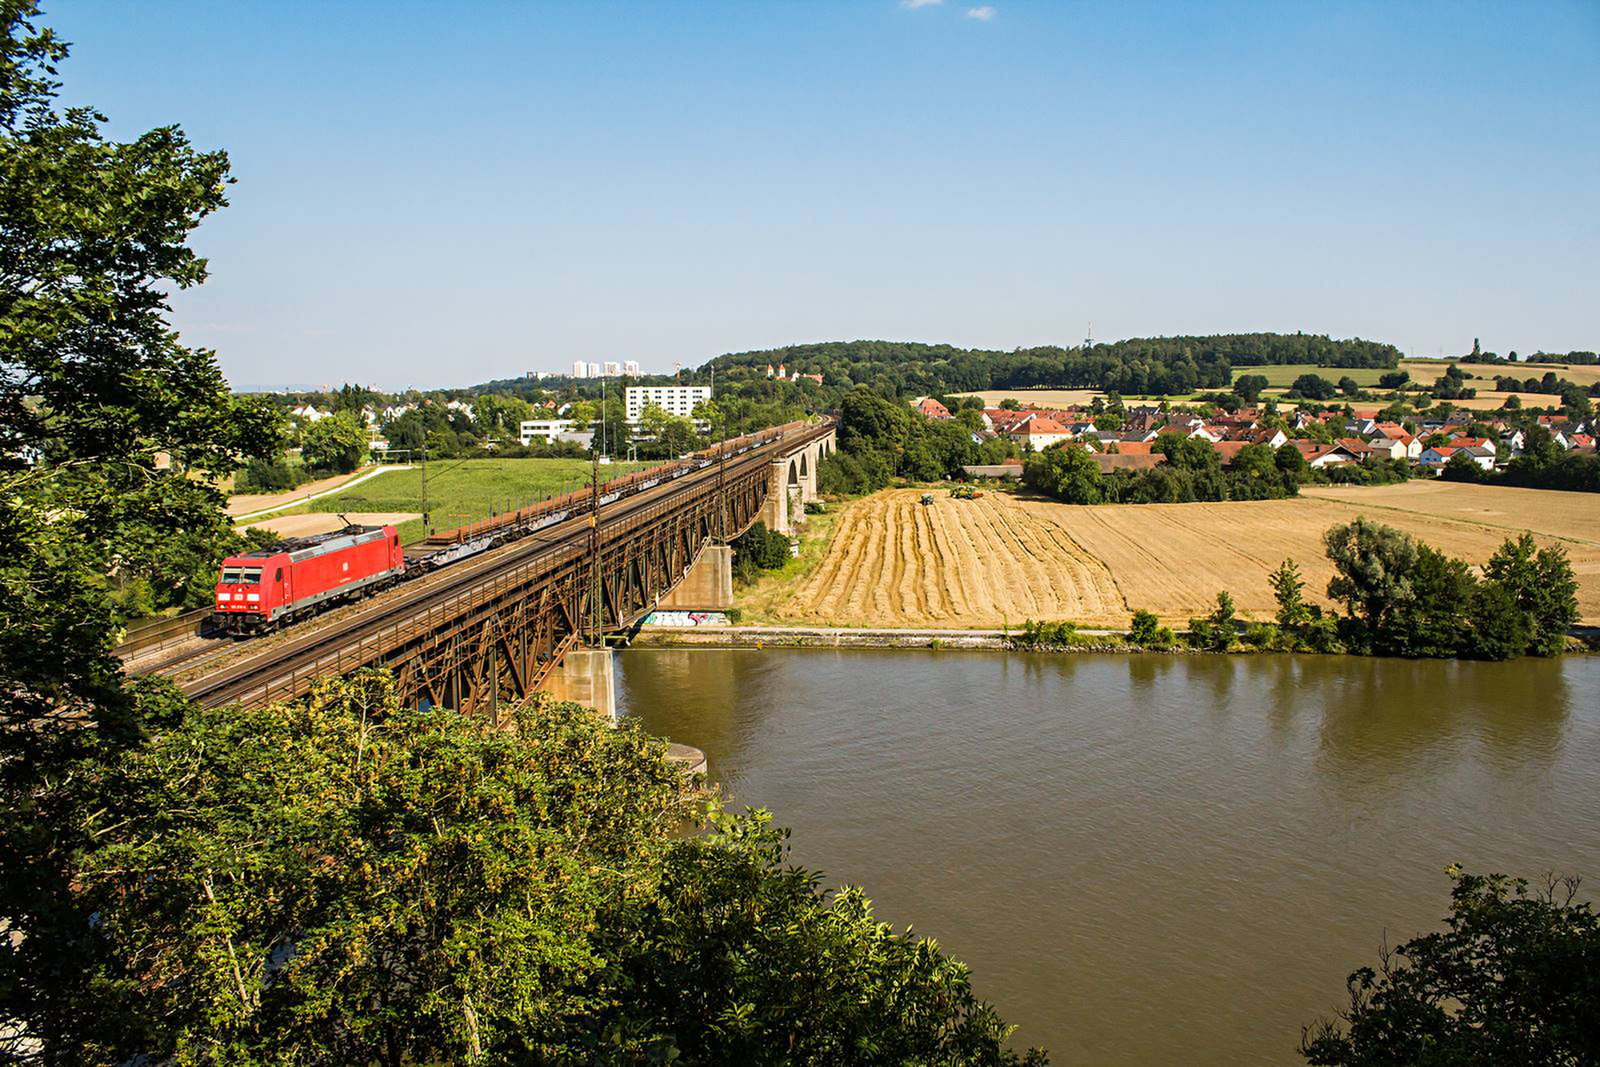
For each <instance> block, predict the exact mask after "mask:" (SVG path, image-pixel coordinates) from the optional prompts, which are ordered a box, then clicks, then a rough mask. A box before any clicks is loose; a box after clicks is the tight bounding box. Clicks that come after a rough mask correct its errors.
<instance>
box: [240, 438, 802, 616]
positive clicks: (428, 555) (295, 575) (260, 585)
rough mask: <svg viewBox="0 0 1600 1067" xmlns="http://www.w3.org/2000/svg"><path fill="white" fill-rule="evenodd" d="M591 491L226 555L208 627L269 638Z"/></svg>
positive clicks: (670, 466) (537, 525)
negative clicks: (474, 518) (415, 533)
mask: <svg viewBox="0 0 1600 1067" xmlns="http://www.w3.org/2000/svg"><path fill="white" fill-rule="evenodd" d="M804 425H805V424H804V423H789V424H788V425H786V426H780V427H777V428H776V429H772V430H765V431H762V432H761V433H755V434H749V435H747V436H745V437H740V438H737V439H736V440H733V441H728V442H725V443H724V444H723V445H720V446H716V447H712V448H708V449H705V450H703V451H700V452H693V453H690V454H689V455H687V456H685V457H683V458H682V459H680V460H677V461H676V462H673V463H664V464H662V465H660V466H657V467H651V468H649V469H647V470H642V471H638V472H636V473H634V474H627V475H623V476H622V477H619V478H615V479H613V480H611V481H608V482H605V483H602V484H601V486H600V504H601V506H602V507H603V506H605V505H608V504H611V503H612V502H614V501H616V500H620V499H622V498H623V497H625V496H631V495H633V494H635V493H642V492H644V491H646V490H648V489H652V488H654V487H655V486H657V485H660V484H662V483H663V482H667V481H671V480H673V479H675V478H681V477H683V476H684V475H686V474H691V473H693V472H695V471H697V470H703V469H704V468H706V467H709V466H711V464H713V463H715V462H717V460H718V459H719V458H721V457H723V456H729V457H732V456H737V455H741V454H742V453H745V452H748V451H750V450H751V449H752V448H756V447H759V446H760V445H763V444H766V443H767V442H769V441H771V440H773V439H774V438H776V437H779V436H782V435H783V434H785V433H788V432H790V431H792V430H795V429H797V428H800V427H803V426H804ZM590 493H591V490H589V489H587V488H584V489H579V490H577V491H575V492H571V493H563V494H561V495H559V496H554V497H551V498H549V499H547V500H543V501H540V502H538V503H536V504H531V505H529V506H528V507H525V508H521V509H518V510H516V511H509V512H506V513H504V514H501V515H495V516H492V517H490V518H488V519H485V520H483V521H481V522H477V523H473V524H471V525H468V526H462V527H458V528H456V529H453V530H441V531H439V532H438V533H434V534H430V535H429V536H428V537H427V538H425V539H424V540H422V541H420V542H417V543H416V544H412V545H406V546H404V547H403V548H402V547H401V544H400V535H399V534H398V533H397V532H396V531H395V528H394V527H393V526H356V525H348V526H346V527H345V528H344V529H342V530H337V531H335V532H333V533H327V534H319V535H317V536H315V537H299V538H294V539H292V540H288V541H284V542H283V543H282V544H278V545H274V546H273V547H271V548H268V549H262V550H259V551H256V552H249V553H246V554H244V555H242V556H229V557H228V558H227V559H225V560H223V561H222V568H221V572H220V574H219V575H218V578H217V591H216V600H215V614H214V616H213V618H214V621H215V624H216V626H217V628H218V629H220V630H221V631H222V632H224V633H227V634H232V635H233V636H235V637H254V636H257V635H259V634H265V633H271V632H272V631H274V630H276V629H278V627H280V626H285V625H288V624H290V623H292V622H296V621H298V620H300V619H303V618H306V617H307V616H309V615H312V614H315V613H316V612H318V611H322V610H324V609H326V608H328V607H331V606H333V605H334V604H337V603H341V602H345V601H349V600H354V599H357V598H360V597H363V596H367V595H369V594H371V593H374V592H377V591H379V590H381V589H387V588H389V587H390V586H392V585H394V584H396V583H397V582H401V581H404V580H407V579H410V578H415V577H418V576H420V575H423V574H428V573H431V572H432V571H436V570H438V569H439V568H441V567H447V566H450V565H451V564H454V563H459V562H460V561H461V560H464V559H468V558H470V557H472V556H475V555H477V554H478V553H480V552H485V551H488V550H489V549H491V548H495V547H497V546H499V545H502V544H507V543H509V542H511V541H515V540H519V539H521V538H523V537H527V536H529V535H531V534H534V533H537V532H538V531H540V530H543V529H545V528H546V527H549V526H553V525H555V524H557V523H560V522H565V521H566V520H567V519H570V518H572V517H574V516H575V515H582V514H585V513H587V512H588V511H589V510H591V508H592V505H591V503H590Z"/></svg>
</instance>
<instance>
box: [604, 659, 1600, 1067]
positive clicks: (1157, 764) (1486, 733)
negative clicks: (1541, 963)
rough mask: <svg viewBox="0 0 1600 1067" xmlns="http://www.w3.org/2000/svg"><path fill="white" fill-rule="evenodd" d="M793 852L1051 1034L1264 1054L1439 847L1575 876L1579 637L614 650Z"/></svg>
mask: <svg viewBox="0 0 1600 1067" xmlns="http://www.w3.org/2000/svg"><path fill="white" fill-rule="evenodd" d="M618 664H619V667H620V671H619V681H618V699H619V703H620V704H621V705H622V706H623V708H624V709H625V710H626V712H627V713H629V714H633V715H637V716H639V717H640V718H642V720H643V721H644V724H645V725H646V727H647V728H648V729H650V730H651V731H652V732H655V733H658V734H661V735H664V736H666V737H668V738H670V739H672V740H674V741H682V742H685V743H687V744H691V745H696V746H699V747H700V748H702V749H704V750H705V751H706V753H707V755H708V756H709V758H710V761H711V773H712V776H713V778H714V779H716V780H717V781H718V782H720V784H721V786H722V788H723V790H724V791H725V792H726V793H727V794H728V796H729V798H730V800H731V802H732V805H733V806H737V805H739V804H746V805H750V806H761V807H766V808H770V809H771V810H772V811H773V813H774V815H775V818H776V820H777V821H778V822H780V823H782V824H784V825H787V826H789V827H792V828H793V830H794V836H793V838H792V843H793V846H794V860H795V861H796V862H798V863H800V864H803V865H805V866H809V867H812V868H815V869H818V870H821V871H823V872H825V873H826V876H827V879H828V881H829V882H830V883H831V884H839V883H845V882H848V883H857V884H860V885H863V886H865V887H866V890H867V893H868V895H869V896H871V897H872V898H873V900H874V901H875V902H876V903H877V906H878V911H879V916H880V918H882V919H884V920H886V921H889V922H892V923H894V924H895V925H896V926H897V927H903V926H904V925H906V924H913V925H914V926H915V928H916V930H917V932H918V933H920V934H923V935H926V936H931V937H933V938H935V939H936V940H938V941H939V943H940V944H941V945H943V946H944V947H945V948H946V949H948V950H949V951H951V952H952V953H954V954H955V955H957V956H959V957H960V958H962V959H963V960H965V961H966V962H967V963H969V964H970V965H971V966H972V969H973V980H974V985H975V987H976V988H977V991H978V993H979V995H980V996H982V997H984V998H985V999H987V1000H990V1001H991V1002H993V1003H994V1004H995V1006H996V1007H997V1008H998V1009H999V1010H1000V1012H1001V1014H1002V1015H1003V1016H1004V1017H1005V1018H1006V1019H1007V1020H1008V1021H1010V1022H1012V1023H1015V1024H1017V1025H1018V1027H1019V1030H1018V1033H1017V1035H1016V1043H1017V1044H1018V1045H1019V1046H1026V1045H1033V1044H1040V1045H1045V1046H1047V1047H1048V1048H1049V1050H1050V1053H1051V1061H1052V1062H1053V1063H1057V1064H1180V1063H1181V1064H1292V1063H1299V1062H1301V1061H1300V1059H1299V1056H1298V1055H1297V1054H1296V1052H1295V1046H1296V1043H1297V1042H1298V1040H1299V1037H1300V1027H1301V1025H1302V1024H1305V1023H1308V1022H1310V1021H1312V1020H1313V1019H1315V1018H1316V1017H1317V1016H1319V1015H1323V1014H1329V1013H1331V1012H1332V1011H1333V1010H1334V1009H1336V1008H1337V1007H1339V1005H1340V1004H1341V1002H1342V998H1343V991H1344V978H1345V976H1346V975H1347V974H1348V973H1349V972H1350V971H1352V970H1354V969H1355V968H1356V967H1358V966H1361V965H1364V964H1368V963H1372V962H1374V961H1375V960H1376V956H1377V950H1378V948H1379V945H1380V944H1381V942H1382V941H1383V940H1384V938H1385V937H1387V938H1388V940H1389V942H1390V943H1391V944H1393V943H1395V942H1398V941H1401V940H1404V939H1406V938H1408V937H1411V936H1413V935H1415V934H1417V933H1419V932H1422V931H1425V930H1430V929H1434V928H1436V926H1437V925H1438V922H1439V919H1440V918H1441V916H1443V915H1444V913H1445V910H1446V907H1447V904H1448V899H1449V879H1448V878H1447V877H1446V876H1445V874H1444V873H1443V868H1444V867H1445V865H1446V864H1449V863H1460V864H1462V865H1463V866H1465V867H1466V868H1468V869H1469V870H1475V871H1502V872H1505V873H1507V874H1517V875H1522V876H1526V877H1529V878H1530V879H1532V878H1536V877H1538V876H1540V875H1542V874H1543V872H1545V871H1548V870H1556V871H1558V872H1563V873H1575V874H1580V875H1585V876H1587V877H1588V878H1589V879H1590V880H1591V881H1590V884H1589V885H1588V886H1586V889H1590V890H1592V889H1593V888H1594V886H1595V885H1600V828H1597V824H1596V816H1597V813H1600V685H1597V683H1600V658H1597V657H1569V658H1568V659H1566V660H1561V661H1546V660H1533V659H1525V660H1519V661H1516V662H1512V663H1501V664H1487V663H1457V662H1421V663H1413V662H1407V661H1399V660H1373V659H1357V658H1345V657H1315V656H1306V657H1293V656H1157V655H1147V656H1121V655H1076V656H1073V655H1066V656H1052V655H1047V654H1033V653H1009V654H1002V653H988V652H955V651H926V652H923V651H902V650H896V651H876V650H815V649H810V650H801V649H787V650H768V651H758V650H739V651H705V650H666V649H662V650H646V649H639V650H633V651H626V652H623V653H621V654H619V657H618Z"/></svg>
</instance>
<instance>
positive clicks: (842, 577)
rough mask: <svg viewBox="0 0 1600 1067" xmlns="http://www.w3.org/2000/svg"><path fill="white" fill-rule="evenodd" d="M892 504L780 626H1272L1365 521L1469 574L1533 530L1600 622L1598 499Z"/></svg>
mask: <svg viewBox="0 0 1600 1067" xmlns="http://www.w3.org/2000/svg"><path fill="white" fill-rule="evenodd" d="M920 496H921V492H920V491H918V490H888V491H885V492H881V493H877V494H874V495H873V496H870V497H867V498H866V499H863V500H859V501H856V502H854V503H852V504H851V505H850V506H849V507H848V509H847V510H846V511H845V513H844V514H843V515H842V516H840V518H839V520H838V522H839V526H838V530H837V532H836V534H835V535H834V537H833V540H832V543H831V544H830V546H829V548H828V551H827V553H826V554H825V555H824V556H823V558H822V561H821V562H820V563H819V564H818V565H817V567H816V569H815V570H814V571H813V572H812V573H811V574H810V575H809V576H808V577H807V578H805V579H804V580H803V581H801V582H800V583H799V584H798V585H797V586H796V588H795V592H794V594H793V596H791V597H790V598H789V600H788V602H787V603H786V604H784V605H783V606H782V607H781V608H780V609H779V610H778V612H777V613H776V614H777V615H778V616H779V617H781V618H784V619H788V620H792V621H796V622H809V623H817V624H831V625H838V626H931V627H948V628H952V629H959V628H966V627H991V626H999V625H1001V624H1003V623H1010V624H1011V625H1016V624H1018V623H1020V622H1021V621H1022V620H1024V619H1071V620H1073V621H1076V622H1078V623H1081V624H1083V625H1085V626H1108V627H1116V628H1121V627H1125V626H1126V625H1127V623H1128V617H1129V615H1130V613H1131V612H1132V611H1133V610H1134V609H1137V608H1145V609H1148V610H1150V611H1153V612H1155V613H1156V614H1157V615H1159V616H1161V617H1162V619H1163V620H1164V621H1168V622H1173V623H1179V624H1181V623H1183V622H1185V621H1186V620H1187V619H1188V618H1189V617H1190V616H1191V615H1198V614H1203V613H1205V612H1206V611H1209V610H1210V608H1211V607H1212V606H1213V604H1214V602H1215V597H1216V593H1217V591H1218V590H1219V589H1226V590H1228V591H1229V592H1231V593H1232V594H1233V595H1234V598H1235V600H1236V602H1237V603H1238V605H1239V607H1240V610H1241V611H1242V612H1245V613H1248V614H1251V615H1253V616H1254V617H1256V618H1263V619H1265V618H1270V617H1271V615H1272V612H1273V607H1274V606H1273V600H1272V592H1271V590H1270V589H1269V588H1268V586H1267V576H1268V574H1269V573H1270V572H1271V571H1272V570H1273V569H1274V568H1276V567H1277V565H1278V564H1279V562H1281V561H1282V560H1283V559H1284V558H1286V557H1288V558H1293V559H1294V560H1296V561H1297V562H1298V563H1299V565H1300V568H1301V571H1302V572H1303V574H1304V575H1305V578H1306V582H1307V593H1308V594H1310V595H1311V597H1312V599H1313V600H1315V601H1317V602H1319V603H1323V604H1326V603H1327V600H1326V599H1325V597H1323V595H1322V594H1323V592H1324V590H1326V589H1327V585H1328V579H1329V578H1330V577H1331V576H1332V574H1333V571H1332V567H1331V566H1330V565H1329V564H1328V562H1327V560H1326V559H1325V557H1324V556H1323V553H1322V540H1321V539H1322V533H1323V531H1324V530H1326V529H1327V528H1328V527H1329V526H1332V525H1333V524H1334V523H1338V522H1348V521H1350V520H1351V519H1353V518H1355V517H1356V516H1357V515H1363V514H1364V515H1366V516H1367V517H1368V518H1371V519H1374V520H1377V521H1380V522H1384V523H1387V524H1388V525H1391V526H1395V527H1398V528H1399V529H1402V530H1405V531H1406V532H1407V533H1410V534H1412V535H1413V536H1416V537H1419V538H1422V539H1424V540H1426V541H1428V542H1429V543H1430V544H1432V545H1434V546H1435V547H1437V548H1440V549H1442V550H1443V551H1445V552H1448V553H1450V554H1451V555H1454V556H1459V557H1461V558H1464V559H1466V560H1468V561H1470V562H1472V563H1482V562H1483V561H1484V560H1485V559H1486V558H1488V556H1489V554H1490V553H1492V552H1493V551H1494V549H1495V548H1496V547H1498V546H1499V544H1500V542H1501V541H1503V540H1504V539H1505V538H1506V537H1508V536H1512V535H1514V534H1516V533H1518V532H1520V531H1521V530H1523V529H1525V528H1526V529H1531V530H1532V532H1533V533H1534V535H1535V537H1536V538H1537V539H1538V540H1539V541H1541V542H1543V543H1560V544H1562V545H1564V546H1565V547H1566V549H1567V552H1568V554H1569V555H1570V556H1571V558H1572V563H1573V569H1574V570H1575V571H1576V572H1577V576H1578V581H1579V594H1578V601H1579V608H1580V610H1581V612H1582V614H1583V618H1584V621H1585V622H1586V623H1589V624H1597V623H1600V497H1596V496H1595V495H1593V494H1586V493H1557V492H1546V491H1539V490H1531V489H1505V488H1499V487H1490V486H1474V485H1460V484H1453V483H1441V482H1411V483H1406V484H1401V485H1393V486H1377V487H1354V486H1351V487H1314V488H1310V489H1307V490H1306V491H1305V493H1304V494H1303V495H1302V496H1301V497H1300V498H1299V499H1297V500H1262V501H1239V502H1231V503H1224V504H1143V505H1102V506H1092V507H1085V506H1077V505H1070V504H1058V503H1054V502H1051V501H1045V500H1033V499H1028V498H1024V497H1019V496H1014V495H1011V494H1007V493H988V494H986V495H985V496H984V497H983V498H982V499H979V500H953V499H951V498H950V497H948V496H944V495H936V496H935V498H934V502H933V504H932V505H930V506H923V505H922V504H920V503H919V502H918V500H919V498H920Z"/></svg>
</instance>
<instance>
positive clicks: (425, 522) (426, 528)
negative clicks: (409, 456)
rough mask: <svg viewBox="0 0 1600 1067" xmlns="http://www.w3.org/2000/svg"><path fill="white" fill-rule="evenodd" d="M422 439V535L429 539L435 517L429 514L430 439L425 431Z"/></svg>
mask: <svg viewBox="0 0 1600 1067" xmlns="http://www.w3.org/2000/svg"><path fill="white" fill-rule="evenodd" d="M423 433H424V437H423V438H422V535H423V536H424V537H427V536H428V535H430V534H432V533H433V516H432V515H430V514H429V513H428V438H427V437H426V433H427V431H426V430H424V431H423Z"/></svg>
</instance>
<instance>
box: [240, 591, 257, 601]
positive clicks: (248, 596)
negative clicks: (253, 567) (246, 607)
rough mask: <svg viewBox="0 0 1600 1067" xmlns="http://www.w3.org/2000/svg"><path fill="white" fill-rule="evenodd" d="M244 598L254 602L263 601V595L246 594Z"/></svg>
mask: <svg viewBox="0 0 1600 1067" xmlns="http://www.w3.org/2000/svg"><path fill="white" fill-rule="evenodd" d="M244 598H245V599H246V600H252V601H253V600H260V599H261V594H260V593H246V594H245V595H244Z"/></svg>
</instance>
